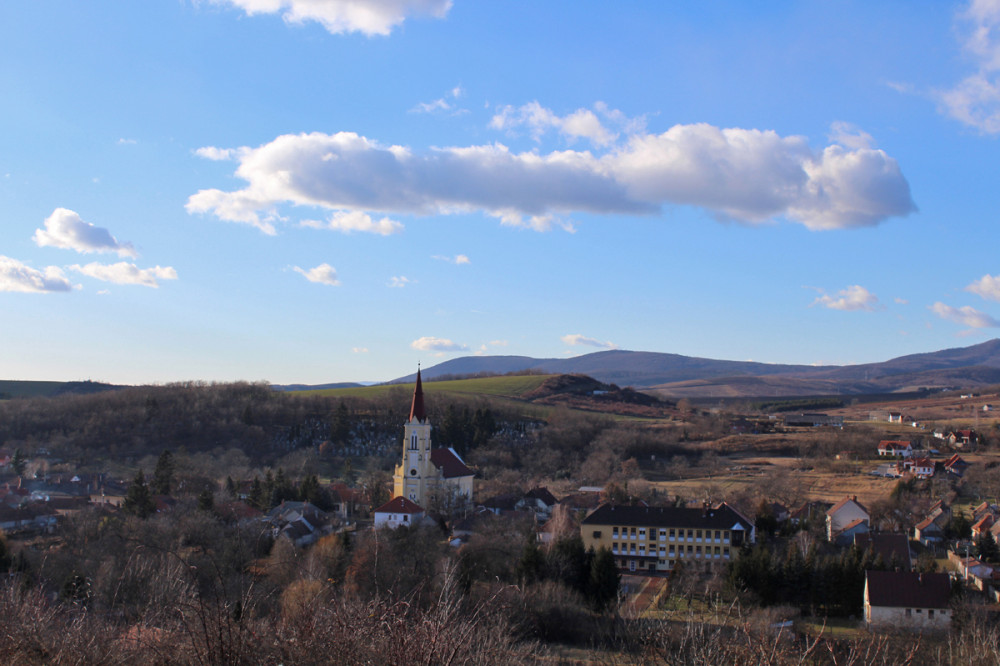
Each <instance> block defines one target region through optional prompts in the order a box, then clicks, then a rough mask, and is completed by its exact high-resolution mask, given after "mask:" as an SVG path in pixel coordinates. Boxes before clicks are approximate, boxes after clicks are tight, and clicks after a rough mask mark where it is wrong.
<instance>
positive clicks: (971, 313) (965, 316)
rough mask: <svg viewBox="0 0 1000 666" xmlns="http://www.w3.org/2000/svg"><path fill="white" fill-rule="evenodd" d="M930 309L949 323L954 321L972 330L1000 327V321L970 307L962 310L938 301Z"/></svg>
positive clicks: (967, 306)
mask: <svg viewBox="0 0 1000 666" xmlns="http://www.w3.org/2000/svg"><path fill="white" fill-rule="evenodd" d="M929 309H930V311H931V312H933V313H934V314H936V315H937V316H939V317H941V318H942V319H947V320H948V321H953V322H956V323H958V324H962V325H964V326H969V327H971V328H998V327H1000V321H997V320H996V319H994V318H993V317H991V316H989V315H988V314H986V313H984V312H980V311H979V310H976V309H975V308H973V307H971V306H969V305H966V306H965V307H961V308H955V307H952V306H950V305H945V304H944V303H941V302H940V301H938V302H937V303H935V304H934V305H931V306H929Z"/></svg>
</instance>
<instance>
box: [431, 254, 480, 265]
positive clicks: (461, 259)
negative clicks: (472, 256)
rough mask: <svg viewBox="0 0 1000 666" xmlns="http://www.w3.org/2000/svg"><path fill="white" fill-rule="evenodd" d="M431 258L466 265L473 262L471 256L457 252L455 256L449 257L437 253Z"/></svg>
mask: <svg viewBox="0 0 1000 666" xmlns="http://www.w3.org/2000/svg"><path fill="white" fill-rule="evenodd" d="M431 259H436V260H438V261H447V262H448V263H449V264H455V265H456V266H464V265H466V264H471V263H472V262H471V261H469V258H468V257H467V256H465V255H464V254H456V255H455V256H454V257H448V256H445V255H443V254H435V255H434V256H433V257H431Z"/></svg>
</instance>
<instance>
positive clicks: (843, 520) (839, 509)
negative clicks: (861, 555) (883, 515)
mask: <svg viewBox="0 0 1000 666" xmlns="http://www.w3.org/2000/svg"><path fill="white" fill-rule="evenodd" d="M870 520H871V516H870V515H869V513H868V509H866V508H865V507H864V506H862V505H861V504H859V503H858V498H857V497H856V496H855V497H845V498H844V499H842V500H840V501H839V502H837V503H836V504H834V505H833V506H832V507H830V509H829V510H828V511H827V512H826V538H827V539H828V540H830V541H834V540H836V539H837V538H838V537H840V536H841V535H843V534H844V533H845V531H846V530H847V529H848V528H850V529H851V530H853V531H854V532H856V531H858V530H859V528H860V526H864V529H862V530H861V531H868V530H867V527H868V524H869V521H870ZM851 537H852V538H853V533H852V534H851Z"/></svg>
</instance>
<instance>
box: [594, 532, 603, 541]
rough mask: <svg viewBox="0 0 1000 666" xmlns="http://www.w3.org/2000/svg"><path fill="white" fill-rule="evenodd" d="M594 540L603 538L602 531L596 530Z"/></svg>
mask: <svg viewBox="0 0 1000 666" xmlns="http://www.w3.org/2000/svg"><path fill="white" fill-rule="evenodd" d="M594 538H595V539H600V538H601V530H594Z"/></svg>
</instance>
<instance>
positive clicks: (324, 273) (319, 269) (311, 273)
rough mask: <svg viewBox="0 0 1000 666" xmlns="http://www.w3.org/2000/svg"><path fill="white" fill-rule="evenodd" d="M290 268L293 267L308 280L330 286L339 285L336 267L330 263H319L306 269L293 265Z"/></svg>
mask: <svg viewBox="0 0 1000 666" xmlns="http://www.w3.org/2000/svg"><path fill="white" fill-rule="evenodd" d="M292 268H293V269H295V272H296V273H299V274H301V275H303V276H304V277H305V278H306V279H307V280H309V281H310V282H316V283H317V284H328V285H330V286H332V287H339V286H340V280H338V279H337V269H336V268H334V267H333V266H331V265H330V264H320V265H319V266H316V267H315V268H310V269H308V270H306V269H304V268H299V267H298V266H293V267H292Z"/></svg>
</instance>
